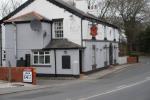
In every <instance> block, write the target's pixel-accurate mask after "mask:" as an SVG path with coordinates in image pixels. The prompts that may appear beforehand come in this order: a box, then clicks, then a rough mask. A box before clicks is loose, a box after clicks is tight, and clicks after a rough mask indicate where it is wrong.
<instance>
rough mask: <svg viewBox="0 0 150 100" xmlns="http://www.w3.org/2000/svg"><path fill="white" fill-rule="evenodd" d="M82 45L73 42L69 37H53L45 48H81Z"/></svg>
mask: <svg viewBox="0 0 150 100" xmlns="http://www.w3.org/2000/svg"><path fill="white" fill-rule="evenodd" d="M81 48H83V47H81V46H80V45H78V44H76V43H73V42H71V41H69V40H67V39H53V40H51V41H50V42H49V44H48V45H47V46H46V47H45V48H43V49H44V50H45V49H81Z"/></svg>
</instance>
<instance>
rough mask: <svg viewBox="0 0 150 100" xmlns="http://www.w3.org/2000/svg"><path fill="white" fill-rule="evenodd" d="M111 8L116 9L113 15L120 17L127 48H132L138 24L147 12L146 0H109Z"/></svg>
mask: <svg viewBox="0 0 150 100" xmlns="http://www.w3.org/2000/svg"><path fill="white" fill-rule="evenodd" d="M111 8H113V9H115V10H116V14H115V16H118V17H119V16H120V17H121V19H122V22H123V26H124V29H125V33H126V35H127V38H128V49H129V50H130V51H132V50H134V49H135V48H134V46H135V43H134V40H135V38H136V33H137V32H138V30H139V24H140V23H141V22H142V21H144V20H145V17H146V15H147V13H148V10H147V9H149V6H148V0H111Z"/></svg>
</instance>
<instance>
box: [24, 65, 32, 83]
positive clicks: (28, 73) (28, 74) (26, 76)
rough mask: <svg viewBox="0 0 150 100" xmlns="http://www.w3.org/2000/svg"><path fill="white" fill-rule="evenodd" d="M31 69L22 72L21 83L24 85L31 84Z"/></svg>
mask: <svg viewBox="0 0 150 100" xmlns="http://www.w3.org/2000/svg"><path fill="white" fill-rule="evenodd" d="M32 75H33V73H32V69H30V68H26V69H24V71H23V82H25V83H32Z"/></svg>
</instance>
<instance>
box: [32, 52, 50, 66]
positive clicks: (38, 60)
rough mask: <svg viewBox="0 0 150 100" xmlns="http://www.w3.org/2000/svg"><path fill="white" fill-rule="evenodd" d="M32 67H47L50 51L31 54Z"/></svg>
mask: <svg viewBox="0 0 150 100" xmlns="http://www.w3.org/2000/svg"><path fill="white" fill-rule="evenodd" d="M33 64H34V65H49V64H50V51H35V52H33Z"/></svg>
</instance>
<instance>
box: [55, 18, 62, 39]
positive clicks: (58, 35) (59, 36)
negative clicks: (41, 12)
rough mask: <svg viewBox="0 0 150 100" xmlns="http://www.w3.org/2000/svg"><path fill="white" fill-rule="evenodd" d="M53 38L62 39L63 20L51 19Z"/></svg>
mask: <svg viewBox="0 0 150 100" xmlns="http://www.w3.org/2000/svg"><path fill="white" fill-rule="evenodd" d="M53 32H54V37H55V38H57V39H62V38H63V37H64V23H63V19H53Z"/></svg>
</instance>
